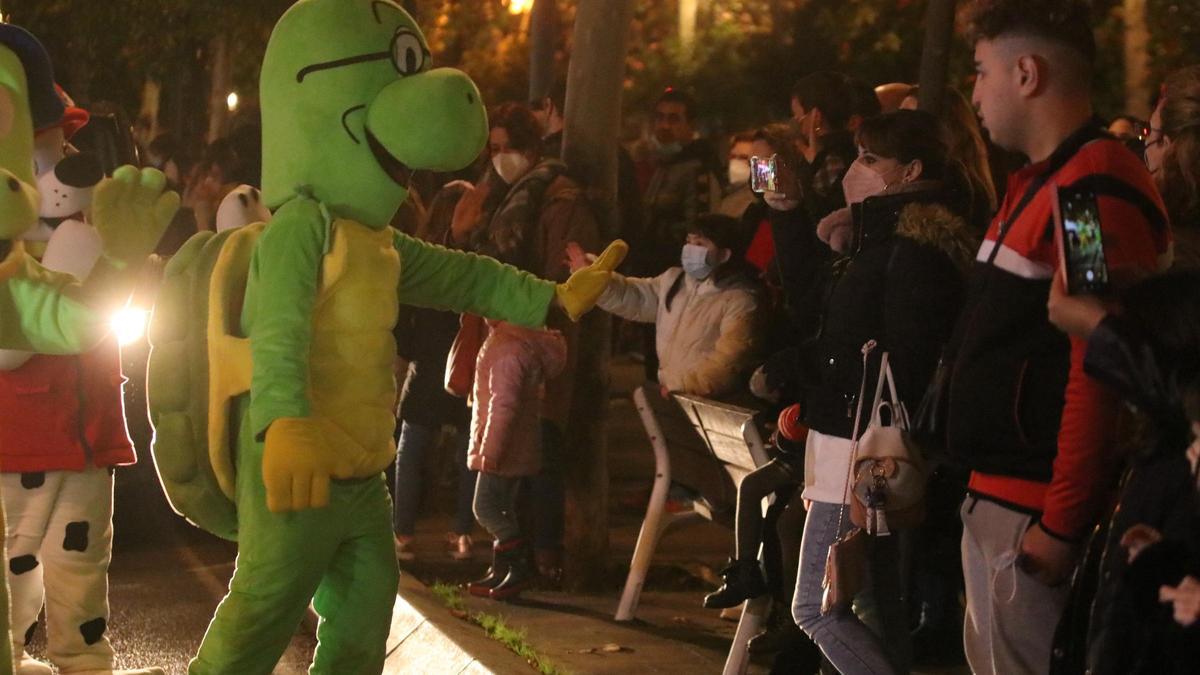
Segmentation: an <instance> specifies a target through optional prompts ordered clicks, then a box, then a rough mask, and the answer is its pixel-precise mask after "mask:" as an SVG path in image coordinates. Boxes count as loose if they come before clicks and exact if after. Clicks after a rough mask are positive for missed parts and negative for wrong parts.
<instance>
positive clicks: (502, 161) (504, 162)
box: [492, 151, 529, 185]
mask: <svg viewBox="0 0 1200 675" xmlns="http://www.w3.org/2000/svg"><path fill="white" fill-rule="evenodd" d="M492 166H493V167H494V168H495V169H496V175H498V176H500V180H503V181H504V182H505V183H508V184H509V185H512V184H513V183H515V182H517V181H518V180H519V179H520V178H521V176H524V175H525V172H526V171H528V170H529V158H528V157H526V156H525V155H522V154H521V153H519V152H512V151H509V152H501V153H498V154H495V155H492Z"/></svg>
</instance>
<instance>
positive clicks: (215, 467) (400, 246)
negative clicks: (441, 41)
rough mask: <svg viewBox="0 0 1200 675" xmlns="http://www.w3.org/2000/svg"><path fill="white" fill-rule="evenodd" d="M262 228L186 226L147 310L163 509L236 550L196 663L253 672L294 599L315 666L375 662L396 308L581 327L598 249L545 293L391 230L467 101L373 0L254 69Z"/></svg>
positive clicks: (467, 142) (468, 113)
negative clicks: (559, 318)
mask: <svg viewBox="0 0 1200 675" xmlns="http://www.w3.org/2000/svg"><path fill="white" fill-rule="evenodd" d="M261 105H262V121H263V196H264V201H265V203H266V205H267V206H268V207H269V208H270V209H271V210H272V211H273V212H274V214H273V216H272V218H271V220H270V221H269V222H268V223H266V224H261V223H260V224H252V225H248V226H245V227H241V228H238V229H235V230H227V231H225V232H221V233H217V234H212V233H202V234H200V235H197V236H196V237H194V238H193V239H192V240H189V242H188V243H187V244H185V245H184V247H183V248H182V249H181V250H180V252H179V253H178V254H177V255H176V257H175V259H173V260H172V262H171V264H170V265H169V266H168V268H167V270H166V278H165V280H164V284H163V287H162V290H161V291H160V295H159V300H158V303H157V307H156V309H155V317H154V319H153V320H152V322H151V327H150V338H151V342H152V344H153V346H154V353H152V355H151V362H150V367H149V375H148V377H149V384H148V391H149V394H150V407H151V419H152V421H153V422H154V424H155V433H156V440H155V446H154V455H155V461H156V463H157V465H158V469H159V474H160V477H161V479H162V481H163V485H164V488H165V489H166V491H167V494H168V497H169V498H170V499H171V502H172V505H173V506H174V507H175V508H176V510H178V511H180V512H181V513H183V514H184V515H185V516H187V517H188V518H189V519H191V520H192V521H193V522H195V523H196V524H198V525H200V526H201V527H204V528H205V529H208V530H210V531H212V532H214V533H216V534H219V535H221V536H225V537H228V538H236V539H237V541H238V557H237V566H236V569H235V571H234V575H233V578H232V580H231V581H230V584H229V593H228V595H226V597H225V599H224V600H222V602H221V604H220V606H219V607H218V608H217V612H216V615H215V616H214V617H213V620H212V623H211V624H210V625H209V628H208V632H207V633H206V635H205V637H204V641H203V644H201V646H200V650H199V653H198V654H197V655H196V658H195V659H194V660H193V661H192V663H191V666H190V672H191V673H196V674H200V673H211V674H214V675H216V674H221V675H225V674H229V673H238V675H254V674H256V673H263V674H266V673H270V672H271V670H272V669H273V668H274V666H275V664H276V662H277V661H278V659H279V657H280V655H282V653H283V652H284V650H285V648H286V647H287V645H288V642H289V641H290V639H291V637H292V635H293V634H294V632H295V629H296V627H297V625H298V624H299V623H300V620H301V618H302V617H303V615H304V613H305V610H306V608H307V607H308V606H309V603H310V601H311V603H312V605H313V607H314V608H315V610H316V612H317V613H318V614H319V615H320V623H319V625H318V627H317V638H318V646H317V650H316V654H315V656H314V662H313V665H312V669H311V671H310V672H312V673H329V674H337V675H350V674H360V673H362V674H369V673H379V672H381V671H382V669H383V662H384V656H385V647H386V639H387V635H388V631H389V628H390V624H391V611H392V605H393V603H394V601H395V593H396V586H397V583H398V578H399V571H398V568H397V564H396V558H395V553H394V549H393V543H392V534H391V509H390V500H389V497H388V492H387V487H386V484H385V481H384V478H383V474H382V471H383V469H384V468H385V467H387V466H388V464H389V463H390V462H391V461H392V459H393V457H394V454H395V449H394V446H393V440H392V434H393V430H394V426H395V417H394V413H393V409H392V406H393V403H394V400H395V393H396V384H395V381H394V378H393V375H392V362H393V359H394V356H395V342H394V337H393V335H392V330H393V327H394V325H395V323H396V317H397V311H398V308H399V305H400V304H401V303H404V304H411V305H417V306H422V307H431V308H436V309H442V310H453V311H457V312H471V313H474V314H479V315H483V316H487V317H494V318H497V319H503V320H506V321H510V322H512V323H515V324H520V325H524V326H541V325H542V324H543V323H544V321H545V319H546V315H547V312H548V311H549V310H550V309H551V307H552V306H557V307H560V308H561V309H562V310H564V311H566V312H567V314H568V315H569V316H571V317H572V318H574V319H577V318H578V317H579V316H580V315H581V314H583V313H584V312H586V311H588V310H589V309H590V308H591V306H592V305H593V304H594V302H595V300H596V298H597V297H598V296H599V294H600V292H601V291H602V290H603V287H604V286H605V285H606V283H607V281H608V277H609V274H610V271H611V270H612V268H613V267H615V266H616V265H617V264H618V263H619V262H620V260H621V258H622V257H623V256H624V251H625V246H624V243H623V242H615V243H614V244H613V245H612V246H611V247H610V249H609V250H608V251H607V252H606V253H605V254H604V255H602V256H601V258H600V259H599V260H597V262H596V263H595V264H594V265H593V266H592V267H590V268H587V269H584V270H581V271H580V272H578V273H576V275H574V276H573V277H572V278H571V279H569V280H568V281H567V282H566V283H564V284H561V285H557V286H556V285H555V284H553V283H551V282H548V281H544V280H541V279H538V278H536V277H534V276H532V275H529V274H527V273H524V272H520V271H518V270H516V269H515V268H512V267H508V266H505V265H501V264H500V263H498V262H496V261H495V260H492V259H490V258H486V257H481V256H476V255H472V254H466V253H461V252H456V251H451V250H448V249H444V248H441V247H438V246H435V245H431V244H427V243H424V242H421V241H419V240H416V239H413V238H410V237H407V236H405V235H403V234H400V233H398V232H397V231H395V230H393V229H392V228H390V227H389V226H388V223H389V221H390V219H391V218H392V216H393V215H394V214H395V212H396V210H397V209H398V208H399V207H400V205H401V204H402V203H403V202H404V200H405V199H406V198H407V196H408V190H407V188H406V185H407V183H408V179H409V176H410V175H411V172H412V171H414V170H419V169H420V170H434V171H451V170H456V169H459V168H462V167H464V166H467V165H468V164H470V163H471V162H472V161H473V160H474V159H475V158H476V157H477V156H478V154H479V152H480V151H481V150H482V148H483V146H484V143H485V142H486V139H487V131H488V127H487V118H486V113H485V110H484V106H483V103H482V101H481V100H480V96H479V91H478V90H477V89H476V87H475V85H474V83H473V82H471V80H470V79H469V78H468V77H467V76H466V75H465V74H463V73H461V72H459V71H457V70H452V69H448V68H436V69H435V68H433V67H432V66H431V60H430V53H429V47H428V45H427V44H426V42H425V38H424V36H423V35H422V34H421V32H420V30H419V29H418V28H417V26H416V23H415V22H414V21H413V20H412V18H411V17H410V16H409V15H408V14H407V13H406V12H404V10H402V9H401V8H400V7H399V6H398V5H396V4H395V3H393V2H390V1H387V0H300V1H299V2H297V3H295V4H294V5H293V6H292V7H291V8H290V9H289V10H288V11H287V12H286V13H285V14H284V15H283V17H281V18H280V19H279V22H278V23H277V24H276V26H275V29H274V31H273V32H272V34H271V38H270V41H269V43H268V45H267V52H266V56H265V58H264V62H263V67H262V76H261Z"/></svg>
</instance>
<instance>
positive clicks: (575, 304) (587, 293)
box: [554, 239, 629, 321]
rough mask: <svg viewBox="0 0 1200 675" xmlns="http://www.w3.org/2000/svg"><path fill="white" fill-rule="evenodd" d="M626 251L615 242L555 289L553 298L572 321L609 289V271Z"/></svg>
mask: <svg viewBox="0 0 1200 675" xmlns="http://www.w3.org/2000/svg"><path fill="white" fill-rule="evenodd" d="M628 252H629V245H628V244H626V243H625V242H623V241H621V240H620V239H618V240H616V241H614V242H613V243H611V244H609V245H608V248H606V249H604V253H601V254H600V257H599V258H596V261H595V262H593V263H592V264H591V265H588V266H587V267H585V268H583V269H581V270H579V271H577V272H575V273H574V274H572V275H571V278H570V279H567V281H566V282H565V283H561V284H558V285H557V286H555V287H554V296H555V297H556V298H557V299H558V304H559V306H560V307H562V308H563V311H565V312H566V313H567V316H569V317H571V320H572V321H578V320H579V318H580V317H582V316H583V315H584V314H587V313H588V312H589V311H591V309H592V307H595V306H596V301H597V300H599V299H600V294H601V293H603V292H604V289H605V288H608V281H609V279H611V278H612V271H613V270H615V269H616V268H617V265H620V264H621V261H622V260H624V259H625V254H626V253H628Z"/></svg>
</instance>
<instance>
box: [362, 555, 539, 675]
mask: <svg viewBox="0 0 1200 675" xmlns="http://www.w3.org/2000/svg"><path fill="white" fill-rule="evenodd" d="M383 672H384V674H385V675H393V674H399V673H406V674H408V673H439V674H441V673H447V674H450V673H459V674H464V675H528V674H529V673H532V672H533V669H532V668H530V666H529V664H527V663H525V661H523V660H522V659H521V658H520V657H518V656H517V655H516V654H513V653H512V652H510V651H509V650H508V649H506V648H505V647H504V646H503V645H501V644H500V643H498V642H496V641H495V640H493V639H491V638H490V637H488V636H487V635H486V634H485V633H484V632H483V630H482V629H480V628H479V627H478V626H475V625H473V624H470V623H467V622H466V621H463V620H462V619H459V618H457V617H455V616H454V615H453V614H451V613H450V611H449V610H448V609H446V607H445V605H443V604H442V602H441V600H439V599H438V598H437V597H435V596H434V595H433V593H431V592H430V591H429V589H428V588H426V587H425V586H424V584H422V583H421V582H420V581H417V579H416V578H415V577H413V576H412V575H411V574H408V573H403V572H402V573H401V575H400V587H399V588H398V589H397V592H396V604H395V606H394V607H393V608H392V627H391V632H390V633H389V634H388V655H387V660H386V661H385V662H384V667H383Z"/></svg>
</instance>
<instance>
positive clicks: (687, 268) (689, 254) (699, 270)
mask: <svg viewBox="0 0 1200 675" xmlns="http://www.w3.org/2000/svg"><path fill="white" fill-rule="evenodd" d="M679 262H680V263H682V264H683V271H684V272H687V273H688V276H690V277H691V278H693V279H695V280H697V281H704V280H705V279H707V278H708V275H710V274H712V271H713V266H712V265H710V264H708V249H707V248H705V247H703V246H698V245H696V244H684V245H683V253H682V254H680V256H679Z"/></svg>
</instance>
